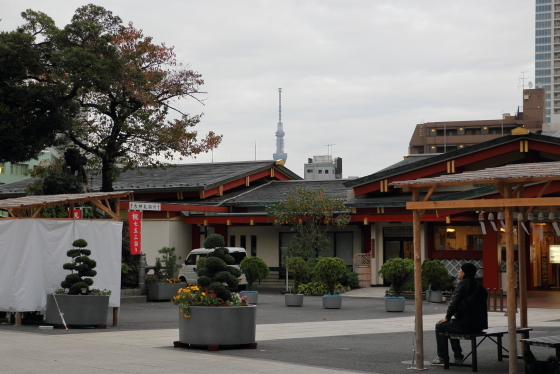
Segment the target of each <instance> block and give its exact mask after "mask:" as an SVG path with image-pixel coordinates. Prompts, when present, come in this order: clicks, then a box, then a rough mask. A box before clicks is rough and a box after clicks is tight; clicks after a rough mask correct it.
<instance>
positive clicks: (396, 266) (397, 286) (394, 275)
mask: <svg viewBox="0 0 560 374" xmlns="http://www.w3.org/2000/svg"><path fill="white" fill-rule="evenodd" d="M378 274H379V276H381V277H383V278H384V279H385V280H388V281H389V282H391V288H392V289H393V291H395V295H396V296H397V297H398V296H400V295H401V293H402V291H403V288H404V286H405V285H406V283H407V282H408V281H409V279H410V278H411V277H412V275H413V274H414V261H412V260H411V259H409V258H404V259H403V258H392V259H390V260H387V262H386V263H384V264H383V265H381V268H380V269H379V271H378Z"/></svg>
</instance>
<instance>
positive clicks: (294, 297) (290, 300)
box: [284, 293, 303, 306]
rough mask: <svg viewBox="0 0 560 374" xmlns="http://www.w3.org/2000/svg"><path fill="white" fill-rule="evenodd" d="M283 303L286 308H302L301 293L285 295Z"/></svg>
mask: <svg viewBox="0 0 560 374" xmlns="http://www.w3.org/2000/svg"><path fill="white" fill-rule="evenodd" d="M284 301H285V302H286V306H302V305H303V294H302V293H286V294H284Z"/></svg>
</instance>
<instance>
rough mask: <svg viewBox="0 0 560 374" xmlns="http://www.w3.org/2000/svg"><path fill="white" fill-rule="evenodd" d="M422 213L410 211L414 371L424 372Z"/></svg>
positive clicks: (415, 198) (415, 197)
mask: <svg viewBox="0 0 560 374" xmlns="http://www.w3.org/2000/svg"><path fill="white" fill-rule="evenodd" d="M419 196H420V191H419V190H417V189H415V190H413V191H412V201H418V200H419ZM421 220H422V213H421V212H420V211H419V210H417V209H414V210H413V211H412V229H413V235H414V309H415V316H416V322H415V326H414V330H415V331H416V356H415V360H416V369H417V370H424V329H423V322H422V251H421V242H420V239H421V237H422V233H421V231H420V221H421Z"/></svg>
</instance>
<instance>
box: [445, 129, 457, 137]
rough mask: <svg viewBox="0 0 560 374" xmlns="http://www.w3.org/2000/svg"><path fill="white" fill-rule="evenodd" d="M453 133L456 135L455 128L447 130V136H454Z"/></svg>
mask: <svg viewBox="0 0 560 374" xmlns="http://www.w3.org/2000/svg"><path fill="white" fill-rule="evenodd" d="M455 135H457V129H449V130H447V136H455Z"/></svg>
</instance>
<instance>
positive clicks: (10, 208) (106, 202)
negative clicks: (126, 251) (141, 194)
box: [0, 191, 129, 220]
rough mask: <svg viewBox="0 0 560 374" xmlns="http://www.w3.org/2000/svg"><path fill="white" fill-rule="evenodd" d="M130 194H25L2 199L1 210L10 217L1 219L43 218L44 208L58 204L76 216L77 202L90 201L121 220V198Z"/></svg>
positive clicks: (113, 218)
mask: <svg viewBox="0 0 560 374" xmlns="http://www.w3.org/2000/svg"><path fill="white" fill-rule="evenodd" d="M128 195H129V192H128V191H126V192H89V193H79V194H67V195H39V196H25V197H18V198H14V199H4V200H0V210H6V211H7V212H8V213H9V217H0V219H23V218H41V217H39V214H40V213H41V211H42V210H43V208H45V207H47V206H57V205H69V206H70V217H74V207H75V204H78V203H90V204H91V205H93V206H96V207H98V208H99V209H101V210H102V211H103V212H105V213H106V214H107V215H109V216H110V217H111V219H112V220H120V219H121V218H120V216H119V209H120V199H121V198H125V197H127V196H128ZM111 200H113V202H112V204H111V202H110V201H111ZM57 219H61V218H57ZM62 219H64V218H62ZM69 219H73V218H69Z"/></svg>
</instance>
